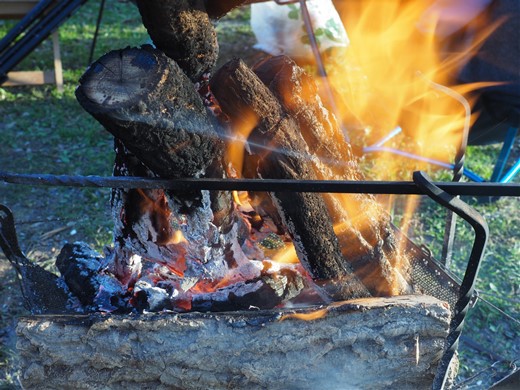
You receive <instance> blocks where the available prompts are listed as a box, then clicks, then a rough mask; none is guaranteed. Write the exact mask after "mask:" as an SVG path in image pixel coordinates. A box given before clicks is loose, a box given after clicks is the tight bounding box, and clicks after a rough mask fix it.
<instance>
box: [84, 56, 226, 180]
mask: <svg viewBox="0 0 520 390" xmlns="http://www.w3.org/2000/svg"><path fill="white" fill-rule="evenodd" d="M76 97H77V99H78V101H79V103H80V104H81V105H82V106H83V108H84V109H85V110H87V112H89V113H90V114H91V115H92V116H94V118H96V119H97V120H98V121H99V122H100V123H101V124H102V125H103V126H104V127H105V128H106V129H107V130H108V131H109V132H111V133H112V134H113V135H114V136H115V137H117V138H118V139H120V140H121V141H122V142H123V143H124V145H125V147H126V148H128V150H130V151H131V152H132V153H134V154H135V156H137V158H138V159H139V160H140V161H142V162H143V163H144V164H145V165H146V166H147V167H148V168H150V169H151V170H152V171H153V172H154V173H155V174H157V175H159V176H161V177H164V178H180V177H198V176H201V175H203V173H204V171H205V170H206V168H208V167H209V166H210V165H211V163H212V162H213V161H214V160H215V159H217V158H219V156H220V155H221V153H222V143H221V142H220V140H219V137H218V135H217V132H216V131H215V129H214V127H213V123H212V121H211V117H210V115H211V114H209V112H208V111H207V109H206V108H205V107H204V105H203V103H202V100H201V98H200V96H199V95H198V93H197V92H196V91H195V88H194V87H193V84H192V83H191V81H190V80H189V79H188V78H187V77H186V75H185V74H184V73H183V72H182V70H181V69H180V68H179V66H178V65H177V64H176V63H175V62H174V61H172V60H170V59H169V58H168V57H166V56H165V55H164V53H162V52H161V51H159V50H156V49H153V48H152V47H151V46H144V47H143V48H141V49H137V48H127V49H124V50H116V51H112V52H110V53H108V54H106V55H104V56H103V57H101V58H100V59H99V60H98V61H96V62H95V63H94V64H92V66H90V68H89V69H88V70H87V72H85V74H84V75H83V76H82V77H81V79H80V85H79V87H78V89H77V90H76Z"/></svg>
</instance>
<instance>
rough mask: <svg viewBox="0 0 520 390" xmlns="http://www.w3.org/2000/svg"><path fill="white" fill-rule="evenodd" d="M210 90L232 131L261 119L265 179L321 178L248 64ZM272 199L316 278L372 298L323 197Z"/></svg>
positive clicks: (257, 136) (258, 132)
mask: <svg viewBox="0 0 520 390" xmlns="http://www.w3.org/2000/svg"><path fill="white" fill-rule="evenodd" d="M210 86H211V90H212V92H213V94H214V95H215V97H216V99H217V100H218V102H219V105H220V108H221V109H222V111H223V112H224V113H225V114H226V115H227V116H228V117H229V118H230V121H231V123H232V127H235V128H240V127H241V126H244V125H246V123H244V118H247V121H250V120H251V118H256V123H257V126H256V127H255V128H254V130H253V131H252V133H251V135H250V136H249V139H248V143H249V146H250V148H251V150H252V152H253V154H254V155H256V157H255V158H257V157H259V158H260V161H258V165H257V166H256V170H257V175H258V176H259V177H261V178H270V179H307V180H315V179H316V176H315V174H314V172H313V170H312V168H311V165H310V163H309V161H308V159H307V157H308V156H309V150H308V147H307V145H306V143H305V140H304V139H303V138H302V136H301V134H300V131H299V129H298V126H297V124H296V123H295V122H294V121H293V120H292V118H290V117H289V116H288V115H287V114H286V113H285V112H284V111H283V109H282V107H281V105H280V103H279V102H278V100H277V99H276V97H275V96H274V95H273V94H272V93H271V92H270V91H269V89H268V88H267V87H266V86H265V85H264V84H263V83H262V82H261V80H260V79H259V78H258V77H257V76H256V75H255V74H254V73H253V71H251V69H249V68H248V67H247V66H246V65H245V64H244V62H242V61H241V60H238V59H236V60H232V61H230V62H228V63H227V64H226V65H224V66H223V67H222V68H221V69H219V71H218V72H217V73H216V74H215V76H214V77H213V78H212V80H211V82H210ZM272 197H273V200H274V203H275V204H276V206H277V208H278V210H279V212H280V215H281V216H282V218H283V219H284V224H285V226H286V227H287V229H288V231H289V232H290V233H291V235H292V238H293V241H294V243H295V247H296V251H297V253H298V257H299V259H300V262H301V263H302V265H303V266H304V267H305V268H306V269H307V271H308V272H309V273H310V274H311V276H312V277H313V279H314V280H315V281H316V282H318V283H319V284H321V283H322V282H325V283H326V284H327V285H328V287H327V288H328V289H329V291H328V292H329V293H330V294H332V296H333V297H334V298H335V299H347V298H353V297H360V296H367V295H368V291H367V290H366V288H365V287H364V286H363V285H362V284H361V283H360V282H359V280H358V279H357V277H356V276H355V275H354V274H353V271H352V268H351V267H350V265H349V264H348V263H347V262H345V261H344V260H343V257H342V254H341V251H340V247H339V243H338V239H337V237H336V235H335V233H334V229H333V225H332V222H331V218H330V215H329V213H328V211H327V208H326V205H325V203H324V201H323V198H322V196H321V195H319V194H311V193H287V192H277V193H273V194H272ZM331 281H336V282H332V283H331ZM340 286H341V287H340ZM336 289H338V291H334V290H336Z"/></svg>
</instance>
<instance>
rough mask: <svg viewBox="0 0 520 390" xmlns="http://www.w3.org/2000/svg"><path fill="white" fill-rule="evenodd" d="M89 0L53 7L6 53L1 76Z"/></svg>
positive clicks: (2, 58)
mask: <svg viewBox="0 0 520 390" xmlns="http://www.w3.org/2000/svg"><path fill="white" fill-rule="evenodd" d="M87 1H88V0H76V1H60V2H57V3H58V4H57V5H55V6H54V7H52V8H51V9H50V10H49V11H48V12H47V13H45V14H44V15H43V17H42V18H41V19H40V20H39V21H38V22H37V23H35V24H34V25H32V26H31V28H30V29H29V31H27V32H26V34H25V35H24V36H23V37H22V38H21V39H20V40H18V41H17V42H15V43H14V44H13V45H12V46H10V47H9V48H8V49H7V50H5V52H3V53H2V56H1V58H0V76H3V80H2V81H5V79H6V77H5V75H6V74H7V73H8V72H9V71H10V70H11V69H12V68H14V67H15V66H16V65H17V64H18V63H20V62H21V61H22V60H23V59H24V58H25V57H26V56H27V55H28V54H29V53H30V52H31V51H32V50H34V49H35V48H36V47H37V46H38V45H39V44H40V43H41V42H42V41H43V40H44V39H46V38H47V37H48V36H49V35H50V34H51V33H52V31H54V30H55V29H56V28H57V27H58V26H59V25H60V24H61V23H63V21H64V20H66V19H67V18H69V17H70V16H71V15H72V14H73V13H74V12H75V11H76V10H77V9H78V8H79V7H80V6H82V5H83V4H84V3H85V2H87Z"/></svg>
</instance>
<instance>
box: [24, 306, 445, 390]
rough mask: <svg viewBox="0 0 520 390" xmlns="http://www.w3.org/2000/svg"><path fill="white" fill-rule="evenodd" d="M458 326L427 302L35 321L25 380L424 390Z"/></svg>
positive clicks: (27, 326) (46, 385)
mask: <svg viewBox="0 0 520 390" xmlns="http://www.w3.org/2000/svg"><path fill="white" fill-rule="evenodd" d="M320 314H321V318H319V317H320ZM299 318H308V319H312V318H317V319H314V320H312V321H302V320H301V319H299ZM449 321H450V311H449V309H448V308H447V307H446V305H445V304H444V303H442V302H440V301H438V300H436V299H435V298H431V297H427V296H402V297H392V298H374V299H367V300H356V301H352V302H349V303H341V304H337V305H334V306H329V307H325V308H323V307H322V308H321V310H319V311H318V312H314V313H313V312H310V313H309V311H308V310H299V311H297V312H295V311H287V310H285V311H281V310H280V311H277V310H272V311H253V312H252V311H249V312H234V313H217V314H213V313H209V314H201V313H184V314H176V315H171V314H160V315H158V314H143V315H140V316H125V317H121V316H96V315H91V316H76V317H73V316H67V317H53V316H40V317H25V318H21V319H20V321H19V323H18V327H17V334H18V343H17V347H18V350H19V354H20V367H21V375H20V380H21V382H22V386H23V387H24V388H38V389H69V388H106V387H110V388H111V389H142V388H182V389H201V388H204V389H230V388H237V389H238V388H239V389H246V388H247V389H257V388H258V389H279V388H294V389H301V388H370V389H388V388H396V389H423V388H430V387H431V383H432V380H433V377H434V375H435V371H436V367H437V365H438V361H439V359H440V356H441V354H442V350H443V348H444V345H445V340H446V336H447V334H448V328H449Z"/></svg>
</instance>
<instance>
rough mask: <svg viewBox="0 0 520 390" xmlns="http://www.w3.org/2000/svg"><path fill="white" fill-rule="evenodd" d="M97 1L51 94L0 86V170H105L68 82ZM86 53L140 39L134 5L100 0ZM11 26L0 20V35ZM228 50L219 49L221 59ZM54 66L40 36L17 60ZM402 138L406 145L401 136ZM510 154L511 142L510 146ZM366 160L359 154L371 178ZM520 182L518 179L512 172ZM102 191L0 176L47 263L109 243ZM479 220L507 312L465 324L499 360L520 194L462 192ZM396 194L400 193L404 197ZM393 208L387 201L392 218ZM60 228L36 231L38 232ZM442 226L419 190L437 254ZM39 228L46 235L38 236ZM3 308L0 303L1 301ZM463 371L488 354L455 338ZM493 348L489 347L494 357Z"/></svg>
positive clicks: (482, 156) (229, 33) (421, 240)
mask: <svg viewBox="0 0 520 390" xmlns="http://www.w3.org/2000/svg"><path fill="white" fill-rule="evenodd" d="M97 7H98V2H89V3H87V4H86V5H85V6H84V7H83V8H82V9H81V11H80V12H79V13H77V14H76V15H75V16H73V17H72V18H71V19H70V20H69V21H68V22H67V23H66V24H65V25H64V26H63V27H62V28H60V30H59V32H60V42H61V52H62V58H63V67H64V78H65V91H64V92H63V93H57V92H56V89H55V87H54V86H52V85H47V86H39V87H17V88H7V87H6V88H0V118H2V119H1V121H0V170H5V171H11V172H17V173H53V174H70V175H102V176H107V175H110V174H111V169H112V162H113V158H114V155H113V151H112V137H111V136H110V134H109V133H108V132H106V131H105V130H104V129H103V128H102V127H101V126H100V125H99V124H98V123H97V122H96V121H95V120H94V119H93V118H91V117H90V116H89V115H88V114H87V113H85V112H84V111H83V109H82V108H81V107H80V106H79V104H78V103H77V102H76V99H75V97H74V90H75V88H76V85H77V83H78V79H79V77H80V76H81V74H82V73H83V72H84V70H85V68H86V67H87V62H88V54H89V50H90V44H91V40H92V35H93V32H94V29H95V21H96V18H97V12H98V9H97ZM106 7H107V8H106V11H105V14H104V17H103V24H102V26H101V30H100V36H99V39H98V45H97V48H96V52H95V56H94V58H95V59H96V58H98V57H99V56H101V55H102V54H103V53H105V52H107V51H109V50H112V49H119V48H124V47H126V46H137V45H140V44H142V43H144V42H146V41H147V40H148V37H147V34H146V31H145V29H144V27H143V26H142V25H141V23H140V17H139V15H138V13H137V10H136V8H135V7H134V6H133V5H131V4H129V3H125V2H119V1H110V2H107V5H106ZM247 20H248V11H247V8H246V11H245V12H244V11H239V12H235V13H233V14H232V15H231V16H230V17H229V18H228V17H227V18H226V19H225V20H224V21H223V23H222V24H221V25H220V26H219V27H218V33H219V41H220V46H221V51H222V52H224V53H225V55H229V56H232V55H240V56H242V55H246V56H248V55H252V54H251V50H250V48H251V45H252V43H253V42H254V38H253V36H252V33H251V31H250V28H249V25H248V23H247ZM12 25H13V23H12V22H5V21H2V22H0V36H1V35H3V34H5V33H6V32H7V31H8V29H9V28H10V27H11V26H12ZM224 59H226V58H222V60H221V61H220V63H222V61H223V60H224ZM50 68H52V47H51V44H50V42H45V43H44V44H43V45H42V46H41V47H39V48H38V50H36V51H35V52H34V53H33V54H32V55H31V56H29V57H28V58H27V59H25V60H24V61H23V62H22V63H21V64H20V65H19V67H18V69H24V70H34V69H50ZM403 147H406V145H403ZM498 151H499V148H498V147H497V146H488V147H472V148H469V150H468V154H467V166H468V167H469V168H470V169H471V170H473V171H475V172H476V173H478V174H480V175H482V176H484V177H489V176H490V174H491V170H492V166H493V162H494V159H495V156H496V155H497V154H498ZM514 153H516V156H517V157H518V155H519V154H520V153H519V145H518V144H517V145H516V146H515V151H514ZM372 166H373V165H372V162H371V161H370V160H369V159H366V160H365V161H364V168H365V169H366V171H367V174H368V176H369V177H370V176H371V175H372V174H373V172H371V167H372ZM413 169H414V166H413V165H410V162H409V161H408V162H405V161H403V169H402V171H401V172H398V173H396V174H393V176H392V178H395V179H397V178H399V179H406V180H409V179H410V177H409V176H410V172H411V171H412V170H413ZM429 173H430V174H431V175H432V176H433V177H434V178H435V179H437V180H449V178H450V172H448V171H445V170H433V169H432V170H431V171H429ZM517 182H518V179H517ZM109 196H110V192H109V191H108V190H101V189H75V188H54V187H28V186H20V185H18V186H16V185H6V184H1V183H0V203H5V204H7V205H8V206H9V207H11V208H12V209H13V211H14V212H15V216H16V218H17V222H18V230H19V236H20V242H21V244H22V246H23V249H24V250H25V251H26V252H27V253H28V254H30V257H31V258H32V259H34V260H36V261H39V262H41V263H42V264H45V265H48V264H51V263H52V260H53V259H54V258H55V256H56V254H57V252H58V251H59V249H60V248H61V246H62V245H63V243H64V242H66V241H75V240H81V241H86V242H89V243H91V244H92V245H93V246H94V247H95V248H96V249H98V250H101V249H102V248H103V246H104V245H107V244H110V242H111V233H110V231H111V225H112V222H111V216H110V210H109ZM469 201H470V202H471V204H472V205H473V206H474V207H475V208H476V209H477V210H478V211H479V212H480V213H481V214H482V215H483V216H484V217H485V219H486V220H487V222H488V224H489V227H490V232H491V237H490V242H489V245H488V249H487V251H486V254H485V258H484V261H483V264H482V268H481V271H480V274H479V278H478V281H477V288H478V289H479V290H480V291H481V296H482V297H483V298H484V299H486V300H487V301H489V302H491V303H492V304H494V305H496V306H497V307H498V308H499V309H500V310H503V311H504V312H506V313H508V314H509V315H510V316H511V317H512V318H513V319H511V318H508V317H507V316H505V315H504V314H501V313H500V312H499V311H497V310H496V309H494V308H492V307H490V306H489V305H487V304H486V303H484V302H480V303H479V304H478V305H477V307H476V308H475V309H474V310H472V311H471V312H470V315H469V317H468V321H467V325H466V330H465V333H464V334H466V335H468V336H469V337H471V338H472V339H475V340H476V341H477V342H479V343H481V344H482V345H483V347H484V348H485V349H487V350H489V351H491V352H493V353H494V355H498V356H500V357H502V358H503V359H505V360H513V359H515V358H518V357H519V356H520V351H519V345H520V338H519V336H518V335H520V327H519V326H518V318H519V317H520V286H519V281H520V261H519V260H520V240H519V239H518V237H519V232H520V228H519V226H520V213H519V211H518V209H519V200H518V199H512V198H502V199H500V200H498V201H496V202H493V203H488V204H480V203H478V202H476V201H475V200H471V199H470V200H469ZM403 202H404V200H400V203H403ZM399 212H400V210H399V208H398V207H397V208H396V210H395V221H396V223H397V224H398V223H399V221H400V218H399ZM60 228H64V230H63V231H61V232H59V233H56V234H54V235H52V236H51V237H50V238H46V239H43V238H42V233H49V232H52V231H53V230H54V229H60ZM443 228H444V211H443V210H442V209H441V208H440V207H439V206H437V205H435V204H433V203H432V202H431V201H428V200H426V199H424V200H423V201H422V202H421V204H420V206H419V209H418V212H417V213H416V214H415V217H414V219H413V221H412V222H411V225H410V228H409V229H408V230H407V231H408V234H409V235H410V237H411V238H413V240H414V241H415V242H417V243H418V244H425V245H426V246H428V247H429V248H430V249H431V250H432V251H433V253H434V255H435V256H436V257H437V258H439V257H440V253H441V245H442V238H443ZM43 237H45V236H43ZM472 240H473V233H472V231H471V229H470V228H469V227H468V226H467V225H466V224H463V223H462V222H459V223H458V225H457V235H456V242H455V251H454V258H453V264H452V266H451V271H452V272H453V273H454V274H456V275H458V276H459V277H462V275H463V272H464V269H465V266H466V263H467V259H468V254H469V252H470V250H471V244H472ZM2 275H3V276H4V277H6V278H7V279H6V280H7V282H3V283H2V285H1V286H0V295H4V298H2V299H3V300H1V301H0V309H2V312H1V314H2V316H1V319H0V339H1V338H2V337H3V336H2V333H1V330H2V329H8V328H12V325H13V323H14V321H15V318H16V316H17V315H19V314H20V313H21V312H22V310H21V309H20V307H19V305H17V304H15V303H13V302H6V301H5V296H9V294H11V293H12V291H14V289H16V284H15V283H14V282H13V280H12V274H11V273H7V274H2ZM6 308H7V309H6ZM461 356H462V360H461V364H462V377H467V376H469V375H471V374H472V373H474V372H476V371H478V370H479V369H480V368H482V367H486V365H490V364H491V363H492V362H493V358H490V357H489V356H486V353H482V352H478V353H476V352H475V351H474V350H472V349H471V348H467V347H465V346H464V344H463V345H462V346H461ZM495 357H496V356H495ZM12 360H13V357H12V350H11V349H10V348H6V347H5V346H2V348H0V388H3V387H2V386H7V387H9V386H14V385H15V382H14V380H13V378H12V375H13V373H12V367H11V362H12Z"/></svg>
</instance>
